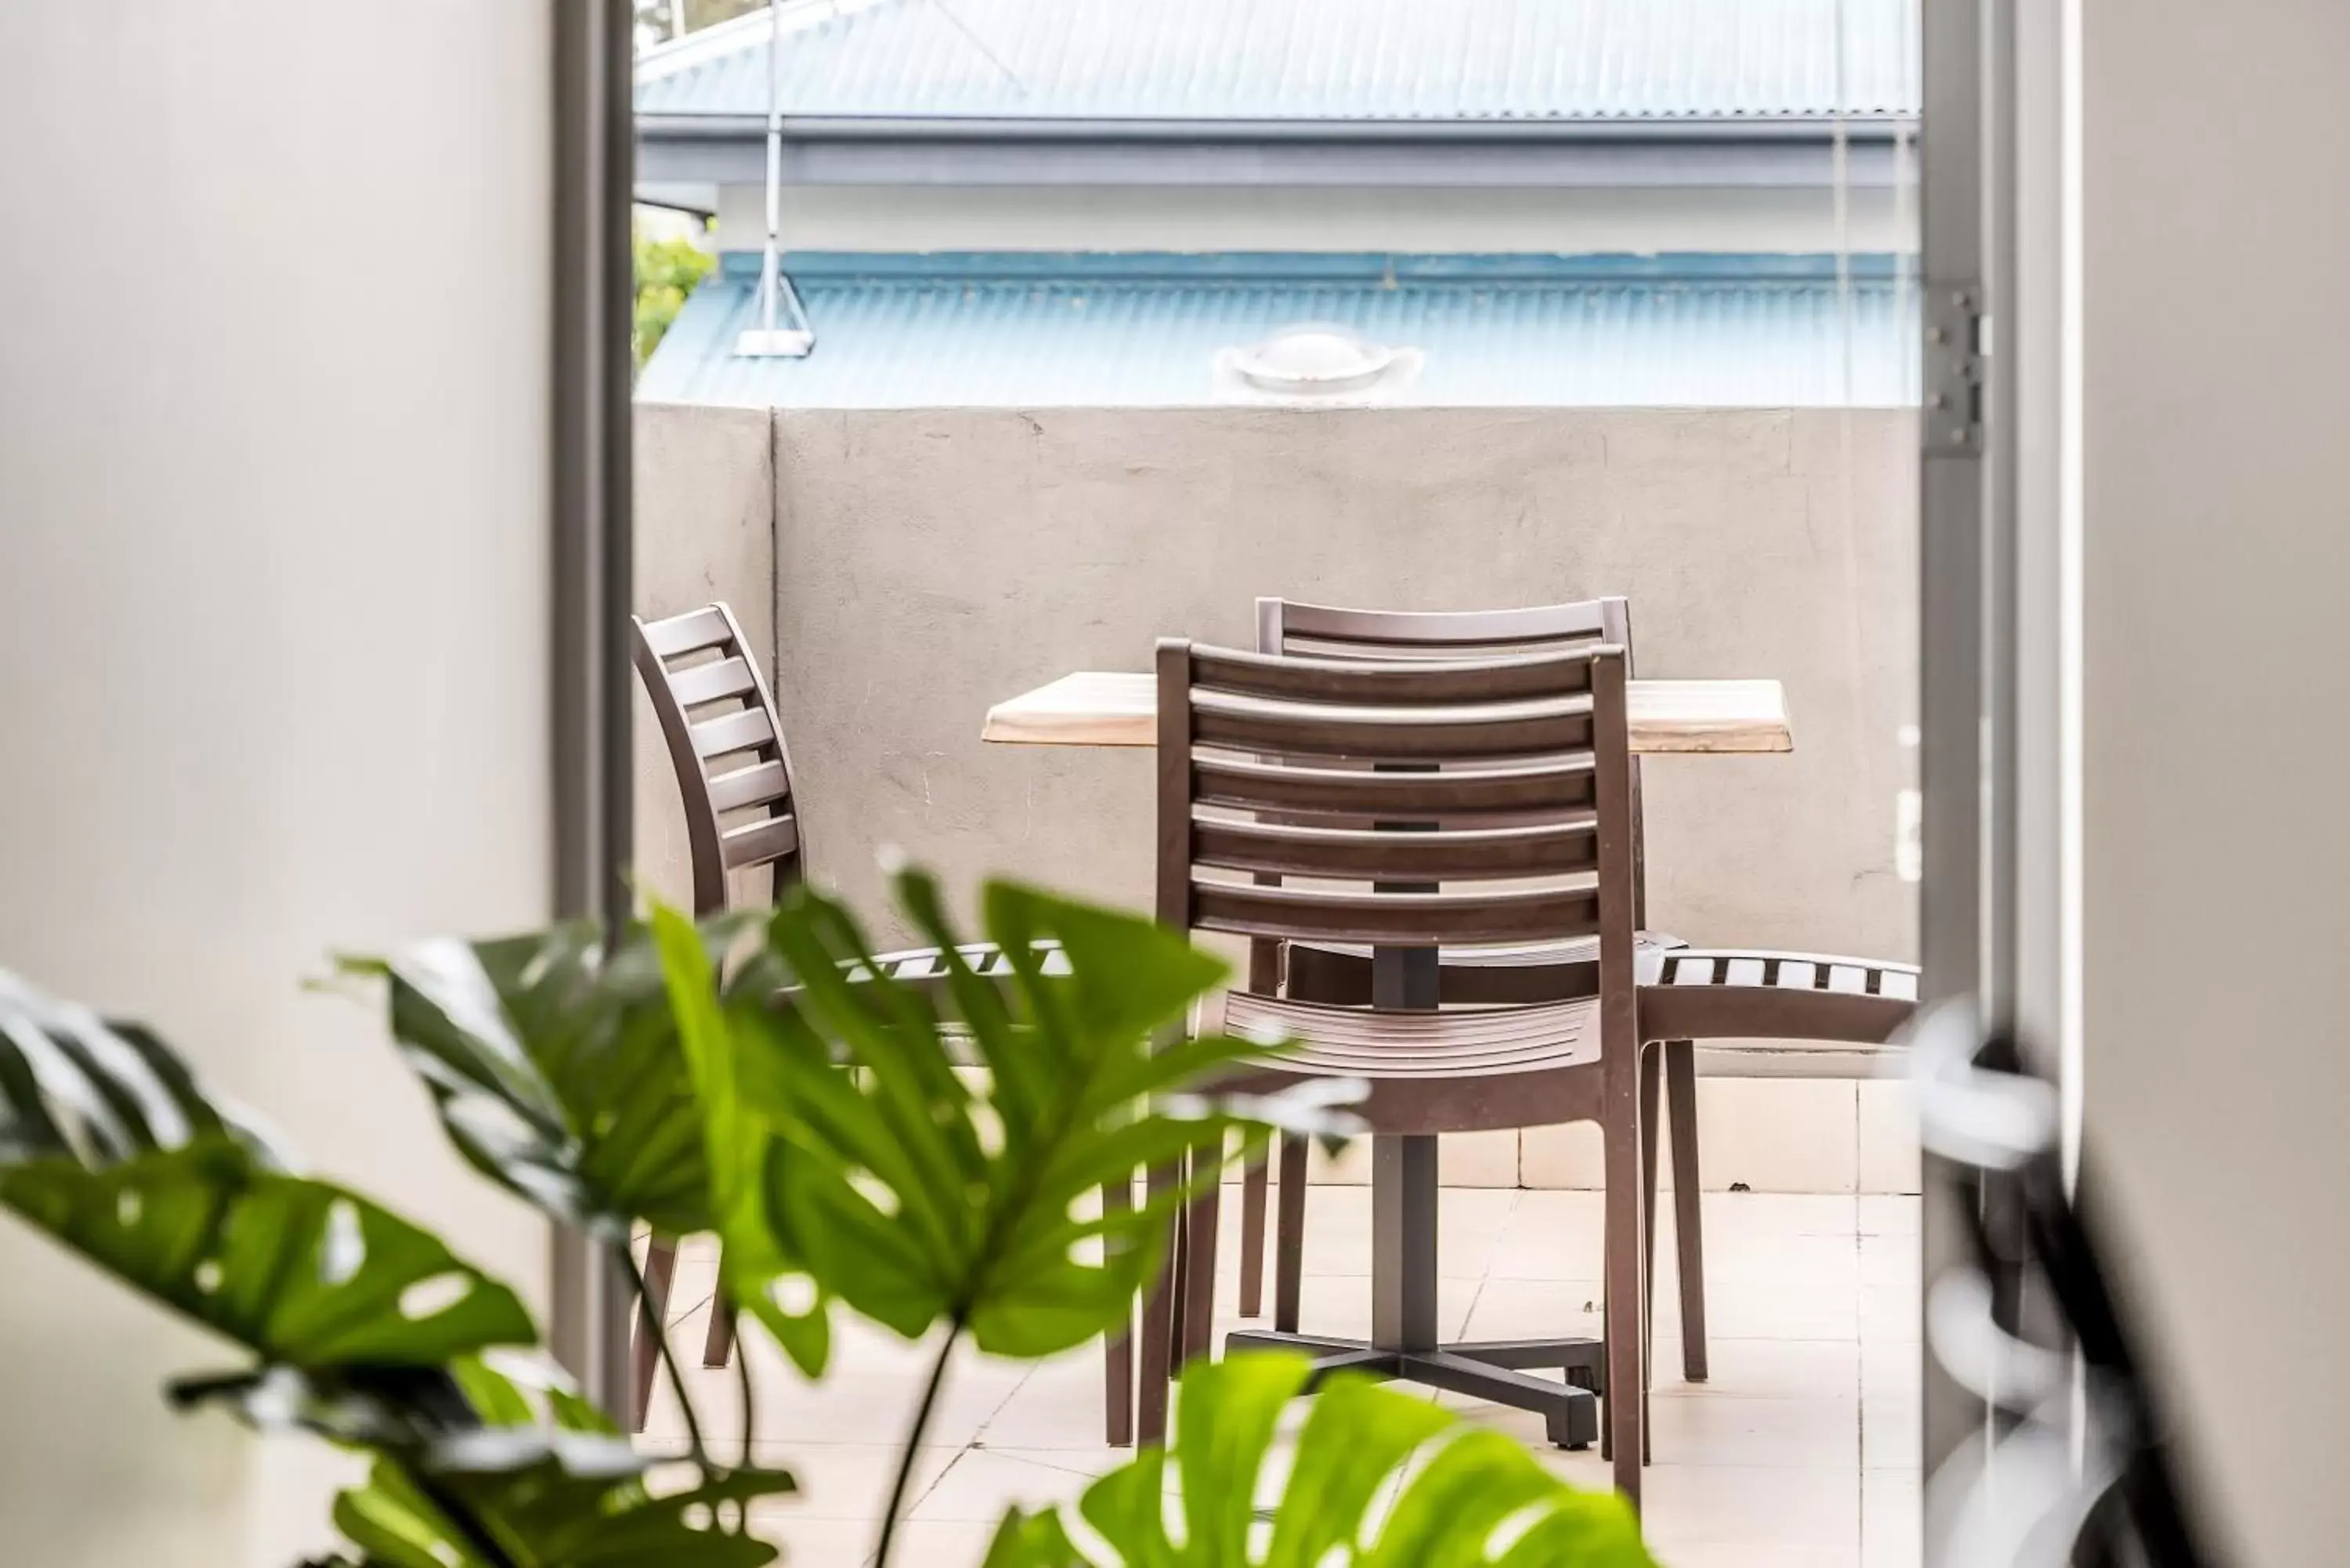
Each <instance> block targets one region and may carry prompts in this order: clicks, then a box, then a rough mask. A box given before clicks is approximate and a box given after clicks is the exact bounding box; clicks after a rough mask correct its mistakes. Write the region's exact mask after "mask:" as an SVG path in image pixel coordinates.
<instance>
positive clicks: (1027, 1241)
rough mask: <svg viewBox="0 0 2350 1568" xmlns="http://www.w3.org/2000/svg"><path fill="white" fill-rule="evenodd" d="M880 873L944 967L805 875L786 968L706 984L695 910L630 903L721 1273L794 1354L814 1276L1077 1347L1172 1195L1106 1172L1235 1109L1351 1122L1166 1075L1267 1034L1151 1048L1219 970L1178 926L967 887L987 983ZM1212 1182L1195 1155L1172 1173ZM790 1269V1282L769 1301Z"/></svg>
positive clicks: (979, 1326)
mask: <svg viewBox="0 0 2350 1568" xmlns="http://www.w3.org/2000/svg"><path fill="white" fill-rule="evenodd" d="M897 891H898V897H899V905H900V907H901V908H902V909H904V911H905V913H906V915H907V916H908V917H909V919H910V920H911V922H912V923H913V924H914V925H915V926H916V927H917V928H918V929H920V930H921V931H922V933H923V934H924V936H925V937H926V938H928V939H929V940H931V941H933V942H935V943H936V944H937V945H938V947H939V948H940V950H941V961H942V963H943V965H944V967H945V974H944V979H943V985H942V986H940V987H935V988H929V989H924V988H918V987H915V986H912V985H908V984H904V983H900V982H899V981H895V980H892V979H890V978H889V977H888V976H887V975H886V974H885V973H883V972H881V971H880V970H879V967H878V966H876V965H875V963H874V962H873V957H872V955H873V949H872V947H871V946H870V945H869V944H868V941H867V940H866V938H865V934H864V932H863V931H862V930H860V929H858V925H857V923H856V921H855V920H854V919H852V918H851V917H850V915H849V914H848V912H847V910H846V909H843V908H842V907H841V906H840V905H839V904H837V903H836V902H835V901H833V900H832V899H830V898H827V897H825V896H824V895H823V894H821V893H819V892H816V891H814V890H812V889H805V888H804V889H800V890H797V891H795V893H794V894H793V895H792V896H791V897H790V898H787V899H786V900H785V903H784V904H783V905H782V906H781V907H780V908H779V909H777V910H776V911H775V916H774V918H773V919H772V921H771V922H770V924H769V926H768V928H767V934H766V950H767V954H768V956H770V957H772V958H773V959H774V960H775V961H776V963H775V967H776V970H777V971H778V972H780V973H785V974H787V975H788V977H789V978H790V981H791V984H790V986H789V988H788V989H786V990H785V992H783V993H782V994H781V995H779V996H774V995H762V994H744V993H742V992H739V991H738V992H737V994H736V995H735V996H733V999H732V1000H731V1002H730V1001H727V1000H724V999H722V997H721V996H720V994H719V993H718V991H717V989H716V987H715V983H714V972H713V969H712V964H711V961H710V960H709V957H708V955H707V952H706V949H705V944H703V943H702V942H701V941H700V940H697V939H696V937H695V933H694V931H693V929H692V928H691V926H690V925H689V924H688V923H687V922H686V921H685V920H684V919H683V918H682V917H681V916H679V915H676V914H674V913H671V912H668V911H660V912H657V913H656V915H655V918H654V924H655V929H656V932H657V933H658V937H659V940H660V946H661V952H662V958H663V961H664V962H665V963H666V965H667V966H668V970H669V974H670V986H671V996H672V998H673V1002H674V1006H675V1008H676V1012H677V1016H678V1021H679V1028H680V1032H681V1036H682V1038H683V1040H684V1043H685V1046H686V1052H687V1055H688V1056H689V1058H690V1059H691V1062H692V1064H693V1072H694V1075H695V1077H696V1079H697V1081H698V1084H699V1086H700V1094H701V1098H702V1107H703V1112H704V1115H705V1116H706V1117H707V1137H708V1146H709V1158H710V1163H711V1174H712V1191H713V1206H714V1208H715V1209H716V1210H717V1218H718V1221H719V1231H720V1234H721V1236H722V1237H723V1241H724V1242H725V1269H726V1277H725V1286H726V1289H727V1292H728V1293H729V1295H730V1297H731V1298H732V1299H733V1300H735V1301H736V1302H738V1303H741V1304H743V1306H745V1307H747V1308H748V1309H750V1310H751V1311H753V1312H754V1313H756V1314H758V1315H759V1316H760V1317H761V1318H762V1319H763V1320H764V1321H765V1322H767V1323H768V1324H769V1325H770V1326H771V1327H772V1328H774V1329H775V1332H776V1334H777V1335H778V1337H779V1338H780V1339H781V1340H782V1341H783V1343H784V1344H785V1347H786V1349H788V1350H791V1351H792V1353H793V1354H794V1355H795V1357H796V1358H798V1359H799V1360H800V1361H801V1364H802V1365H803V1366H805V1367H807V1368H808V1369H809V1370H811V1371H814V1370H816V1369H818V1368H820V1366H821V1364H822V1354H821V1344H822V1329H821V1326H820V1325H821V1323H822V1320H823V1314H824V1310H825V1307H824V1303H825V1301H826V1299H827V1298H830V1297H837V1299H838V1300H840V1301H842V1302H844V1303H847V1305H848V1306H850V1307H851V1308H853V1309H855V1310H856V1311H857V1312H858V1313H860V1314H863V1315H865V1316H867V1317H869V1318H871V1319H873V1320H875V1321H876V1322H879V1323H880V1324H885V1325H886V1326H888V1327H889V1328H891V1329H894V1330H895V1331H897V1332H898V1333H899V1334H904V1335H906V1336H907V1337H909V1338H912V1337H916V1336H919V1335H920V1334H923V1333H925V1332H926V1331H928V1330H929V1329H930V1328H931V1327H932V1326H933V1325H935V1324H940V1323H941V1322H944V1323H948V1324H951V1325H952V1326H953V1327H954V1328H956V1329H958V1330H961V1329H963V1328H968V1329H969V1330H970V1331H971V1333H972V1335H973V1337H974V1338H975V1339H976V1340H977V1342H978V1344H979V1346H980V1348H981V1349H983V1350H985V1351H988V1352H990V1353H992V1354H995V1355H1009V1356H1023V1357H1036V1356H1044V1355H1052V1354H1054V1353H1055V1352H1057V1351H1061V1350H1065V1349H1067V1348H1069V1347H1070V1346H1072V1345H1078V1344H1081V1343H1083V1342H1084V1341H1085V1340H1087V1338H1090V1337H1091V1336H1093V1335H1095V1334H1100V1333H1102V1332H1103V1331H1104V1330H1105V1329H1107V1328H1108V1327H1110V1326H1111V1325H1112V1324H1115V1323H1118V1321H1120V1320H1121V1319H1122V1318H1123V1317H1124V1315H1125V1314H1127V1313H1128V1311H1129V1310H1130V1303H1132V1302H1133V1300H1134V1298H1135V1296H1136V1294H1137V1293H1139V1291H1140V1290H1142V1288H1143V1287H1144V1286H1145V1285H1146V1284H1148V1283H1149V1282H1150V1280H1151V1279H1152V1278H1153V1277H1154V1275H1155V1274H1156V1272H1157V1271H1158V1269H1159V1263H1160V1262H1161V1253H1162V1251H1163V1246H1162V1242H1163V1238H1164V1236H1165V1234H1166V1230H1167V1220H1168V1218H1169V1213H1170V1209H1171V1207H1172V1206H1173V1205H1174V1204H1175V1203H1177V1202H1180V1200H1182V1199H1183V1198H1185V1197H1186V1196H1188V1190H1186V1189H1176V1190H1171V1191H1166V1192H1162V1193H1160V1194H1159V1196H1158V1197H1157V1198H1155V1199H1153V1200H1151V1201H1149V1202H1147V1203H1145V1204H1143V1205H1140V1206H1138V1207H1133V1208H1124V1207H1117V1206H1111V1207H1107V1208H1106V1209H1105V1208H1101V1207H1097V1206H1095V1205H1094V1202H1093V1199H1094V1196H1095V1195H1096V1194H1097V1193H1098V1192H1099V1191H1100V1190H1101V1189H1102V1188H1103V1187H1104V1186H1105V1184H1110V1183H1117V1184H1119V1185H1121V1186H1123V1185H1124V1184H1126V1183H1128V1181H1129V1180H1130V1179H1131V1177H1132V1175H1133V1173H1134V1172H1136V1171H1137V1170H1139V1169H1143V1168H1149V1167H1152V1166H1163V1165H1166V1164H1169V1163H1170V1162H1172V1161H1174V1160H1176V1159H1177V1158H1179V1157H1180V1156H1181V1155H1182V1154H1183V1153H1185V1152H1186V1151H1187V1150H1191V1149H1194V1148H1199V1147H1214V1146H1221V1145H1222V1142H1223V1140H1224V1137H1225V1135H1226V1134H1227V1132H1228V1131H1230V1130H1231V1129H1232V1128H1234V1127H1239V1128H1241V1129H1242V1130H1243V1135H1244V1137H1248V1138H1253V1139H1262V1138H1263V1136H1264V1134H1265V1131H1266V1129H1267V1127H1270V1126H1274V1125H1282V1126H1291V1127H1300V1128H1307V1129H1311V1130H1315V1131H1321V1132H1343V1131H1347V1130H1351V1123H1349V1122H1347V1120H1345V1119H1344V1118H1342V1117H1340V1116H1337V1114H1336V1113H1334V1112H1332V1111H1331V1110H1330V1109H1329V1108H1328V1105H1327V1102H1328V1101H1329V1100H1330V1099H1332V1098H1334V1097H1343V1091H1342V1093H1341V1094H1340V1095H1339V1096H1333V1095H1331V1094H1329V1093H1327V1092H1324V1093H1320V1094H1315V1095H1305V1096H1293V1097H1280V1096H1276V1097H1274V1098H1270V1099H1263V1100H1248V1101H1245V1102H1243V1101H1237V1100H1225V1099H1217V1098H1213V1097H1211V1096H1203V1095H1199V1094H1196V1093H1186V1092H1185V1091H1191V1090H1193V1089H1195V1088H1196V1087H1197V1086H1198V1085H1201V1084H1202V1083H1203V1082H1207V1081H1210V1080H1211V1079H1212V1077H1213V1075H1215V1074H1216V1073H1217V1071H1218V1070H1219V1069H1224V1068H1229V1067H1230V1066H1231V1065H1232V1064H1234V1063H1235V1062H1236V1061H1238V1060H1240V1059H1242V1058H1243V1057H1247V1056H1252V1055H1257V1054H1262V1053H1263V1051H1264V1049H1265V1043H1264V1042H1251V1041H1245V1040H1240V1039H1236V1038H1233V1037H1231V1036H1227V1035H1208V1036H1205V1037H1202V1038H1199V1039H1184V1040H1178V1041H1176V1042H1175V1043H1173V1044H1166V1045H1165V1047H1164V1048H1163V1049H1160V1048H1154V1040H1159V1039H1161V1038H1162V1037H1164V1036H1167V1035H1169V1034H1171V1033H1178V1032H1180V1025H1181V1023H1182V1021H1183V1018H1184V1014H1185V1011H1186V1009H1187V1008H1188V1007H1189V1006H1190V1005H1191V1002H1193V1001H1194V1000H1195V999H1197V998H1198V997H1199V996H1200V995H1201V993H1203V992H1206V991H1208V990H1209V989H1210V988H1211V987H1212V986H1214V985H1215V984H1217V983H1218V982H1219V981H1221V980H1222V979H1223V977H1224V974H1225V967H1224V965H1223V964H1222V962H1221V961H1218V960H1216V959H1214V958H1212V957H1211V956H1209V955H1207V954H1204V953H1201V952H1199V951H1197V950H1194V949H1193V948H1192V947H1191V944H1190V943H1189V942H1188V941H1187V940H1184V939H1183V938H1182V937H1181V936H1180V935H1178V934H1175V933H1172V932H1170V931H1168V930H1166V929H1163V928H1161V927H1159V926H1158V925H1156V924H1154V923H1152V922H1151V921H1149V920H1147V919H1139V918H1137V917H1135V916H1132V915H1128V914H1124V913H1120V912H1118V911H1115V910H1109V909H1097V908H1094V907H1092V906H1089V905H1086V904H1080V903H1074V902H1071V901H1068V900H1066V899H1062V898H1054V897H1052V896H1050V895H1048V894H1045V893H1041V892H1038V891H1035V890H1034V889H1032V888H1024V887H1020V886H1016V885H1014V884H1010V883H1003V882H995V883H991V884H989V885H988V886H987V887H986V888H985V889H984V891H983V896H982V904H983V915H984V921H985V926H986V935H987V937H988V939H989V940H990V941H991V942H993V944H994V945H995V946H996V947H997V948H998V949H1000V950H1001V952H1002V953H1003V957H1004V961H1005V967H1006V968H1007V969H1008V971H1009V973H1008V975H1007V976H1005V977H1003V978H1002V979H1000V980H999V979H995V978H986V977H983V976H981V975H980V974H979V973H978V972H976V971H974V970H973V968H972V964H971V961H970V959H969V956H968V954H967V953H966V952H965V951H963V950H962V942H961V939H960V935H959V933H958V932H957V931H955V930H954V929H952V927H951V924H950V923H949V921H948V919H947V918H946V916H945V914H944V912H943V909H942V908H941V903H940V899H939V896H938V890H937V888H936V886H935V885H934V884H933V883H932V882H931V879H930V878H929V877H926V876H923V875H921V874H919V873H914V872H907V873H903V874H901V875H900V876H899V877H898V878H897ZM941 1004H943V1008H944V1011H943V1012H942V1011H941ZM962 1064H976V1065H977V1066H980V1067H983V1068H984V1069H985V1072H984V1074H983V1075H977V1074H972V1073H970V1072H967V1071H964V1070H962ZM845 1069H846V1070H845ZM982 1080H983V1081H982ZM1215 1179H1218V1172H1217V1171H1216V1170H1215V1169H1214V1168H1212V1162H1209V1163H1208V1164H1205V1165H1203V1166H1202V1168H1201V1169H1200V1170H1199V1171H1198V1172H1197V1173H1196V1174H1195V1176H1194V1177H1193V1179H1192V1180H1193V1182H1194V1183H1204V1182H1207V1181H1212V1180H1215ZM793 1288H795V1289H796V1293H797V1294H798V1295H799V1296H800V1298H802V1299H801V1300H800V1301H798V1302H796V1303H792V1306H791V1309H790V1310H786V1308H785V1305H784V1304H783V1301H784V1300H785V1299H786V1298H787V1296H788V1294H789V1292H790V1290H791V1289H793ZM811 1324H816V1327H814V1328H813V1329H812V1328H811Z"/></svg>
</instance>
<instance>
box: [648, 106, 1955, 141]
mask: <svg viewBox="0 0 2350 1568" xmlns="http://www.w3.org/2000/svg"><path fill="white" fill-rule="evenodd" d="M783 130H784V136H785V140H801V141H806V140H840V141H858V140H870V141H953V140H969V141H1050V142H1070V141H1079V142H1101V143H1110V144H1116V143H1124V142H1165V141H1178V142H1185V143H1197V142H1227V143H1238V144H1251V143H1263V142H1296V141H1315V142H1375V143H1388V144H1392V143H1398V142H1407V143H1408V142H1437V143H1444V144H1455V143H1459V142H1463V141H1469V142H1495V141H1499V142H1525V141H1545V142H1575V143H1588V142H1595V141H1596V142H1650V141H1654V142H1684V141H1714V142H1733V143H1742V142H1784V141H1798V142H1803V141H1813V142H1832V141H1834V140H1835V138H1836V137H1837V135H1838V134H1839V132H1841V134H1842V135H1843V136H1844V138H1845V140H1846V141H1892V140H1899V139H1901V138H1903V137H1905V136H1910V135H1914V134H1916V132H1917V130H1918V118H1917V117H1916V116H1915V115H1906V114H1887V113H1868V114H1856V115H1841V116H1839V115H1711V116H1702V117H1700V116H1689V117H1687V118H1679V117H1669V116H1661V115H1656V116H1643V117H1633V116H1624V117H1614V118H1608V117H1586V118H1580V119H1568V118H1565V117H1560V118H1556V119H1109V118H1105V119H1014V118H1009V117H996V116H986V117H981V116H961V117H956V116H943V115H786V116H785V117H784V121H783ZM637 133H638V134H639V136H641V137H646V138H650V139H657V140H674V141H725V140H739V139H749V140H764V139H765V136H766V134H767V120H766V117H765V116H764V115H759V114H639V116H638V117H637Z"/></svg>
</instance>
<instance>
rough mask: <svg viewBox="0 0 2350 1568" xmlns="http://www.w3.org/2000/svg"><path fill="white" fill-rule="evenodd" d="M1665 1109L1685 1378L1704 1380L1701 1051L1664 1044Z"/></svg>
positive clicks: (1682, 1044)
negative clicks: (1668, 1126)
mask: <svg viewBox="0 0 2350 1568" xmlns="http://www.w3.org/2000/svg"><path fill="white" fill-rule="evenodd" d="M1665 1104H1666V1106H1667V1107H1668V1109H1669V1114H1670V1115H1671V1116H1672V1118H1673V1127H1672V1133H1673V1243H1674V1245H1675V1247H1676V1248H1677V1249H1679V1259H1680V1276H1681V1279H1680V1284H1681V1376H1684V1377H1686V1378H1688V1379H1689V1380H1690V1382H1691V1383H1702V1382H1704V1381H1705V1378H1706V1356H1705V1231H1704V1225H1703V1221H1702V1220H1700V1218H1699V1215H1698V1207H1699V1205H1698V1198H1699V1195H1700V1193H1701V1192H1702V1191H1703V1190H1704V1188H1703V1184H1702V1183H1700V1181H1699V1179H1698V1168H1697V1045H1696V1043H1695V1042H1693V1041H1689V1040H1668V1041H1666V1042H1665Z"/></svg>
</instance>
